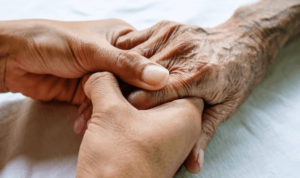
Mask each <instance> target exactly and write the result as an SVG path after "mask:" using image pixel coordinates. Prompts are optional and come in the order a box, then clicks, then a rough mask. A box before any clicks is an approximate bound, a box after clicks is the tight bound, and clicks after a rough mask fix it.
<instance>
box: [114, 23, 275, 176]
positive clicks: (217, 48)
mask: <svg viewBox="0 0 300 178" xmlns="http://www.w3.org/2000/svg"><path fill="white" fill-rule="evenodd" d="M257 41H260V38H259V37H258V36H255V35H254V34H251V33H250V35H249V31H246V30H243V29H242V28H235V27H234V28H233V27H232V26H226V25H223V26H219V27H217V28H214V29H202V28H199V27H197V26H189V25H184V24H179V23H175V22H168V21H163V22H160V23H158V24H157V25H155V26H153V27H151V28H149V29H146V30H143V31H135V32H131V33H128V34H126V35H125V36H122V37H120V38H119V39H118V40H117V43H116V46H117V47H119V48H121V49H130V51H134V52H136V53H139V54H141V55H143V56H145V57H147V58H150V59H151V60H152V61H155V62H157V63H159V64H161V65H162V66H164V67H166V68H167V69H168V70H169V72H170V78H169V82H168V84H167V85H166V86H165V87H164V88H162V89H161V90H158V91H147V90H137V91H135V92H133V93H131V94H130V95H129V97H128V100H129V102H130V103H131V104H133V106H135V107H136V108H138V109H147V108H151V107H154V106H157V105H160V104H162V103H166V102H169V101H172V100H176V99H179V98H183V97H189V96H194V97H199V98H203V99H204V101H205V102H206V107H205V109H204V112H203V115H202V117H203V118H202V119H203V121H202V132H201V136H200V137H199V140H198V142H197V144H196V145H195V147H194V148H193V151H192V152H191V154H190V156H189V159H187V161H186V162H185V164H186V168H187V170H189V171H190V172H192V173H198V172H199V171H200V170H201V169H202V164H203V159H204V158H203V157H204V152H205V149H206V147H207V146H208V143H209V141H210V139H211V138H212V137H213V135H214V133H215V131H216V129H217V127H218V126H219V124H220V123H221V122H224V121H226V120H227V119H228V118H229V117H230V116H231V115H232V114H233V113H234V112H235V110H236V109H237V108H238V107H239V106H240V104H241V103H242V102H243V101H244V100H245V99H246V98H247V96H248V95H249V94H250V92H251V91H252V90H253V88H254V87H255V86H256V85H257V84H258V83H259V82H260V81H261V80H262V78H263V77H264V75H265V73H266V71H267V67H268V64H269V62H268V61H267V60H266V58H268V57H270V56H268V55H270V54H267V53H264V51H263V50H264V49H263V48H262V45H263V43H258V42H257ZM272 55H273V54H272Z"/></svg>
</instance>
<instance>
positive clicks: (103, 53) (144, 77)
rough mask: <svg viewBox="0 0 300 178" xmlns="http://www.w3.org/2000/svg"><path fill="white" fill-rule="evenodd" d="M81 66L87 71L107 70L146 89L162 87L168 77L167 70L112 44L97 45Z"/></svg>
mask: <svg viewBox="0 0 300 178" xmlns="http://www.w3.org/2000/svg"><path fill="white" fill-rule="evenodd" d="M88 57H89V58H90V59H93V60H85V61H84V63H83V66H85V68H86V70H88V71H93V72H97V71H109V72H112V73H114V74H115V75H117V76H118V77H119V78H121V79H122V80H123V81H124V82H126V83H129V84H131V85H133V86H136V87H139V88H143V89H146V90H158V89H161V88H163V87H164V86H165V85H166V84H167V82H168V78H169V71H168V70H167V69H166V68H164V67H162V66H161V65H159V64H157V63H156V62H154V61H151V60H150V59H147V58H145V57H143V56H142V55H140V54H138V53H136V52H134V51H125V50H120V49H118V48H115V47H113V46H106V47H105V48H103V47H99V48H96V49H94V50H92V51H91V52H90V53H89V56H88Z"/></svg>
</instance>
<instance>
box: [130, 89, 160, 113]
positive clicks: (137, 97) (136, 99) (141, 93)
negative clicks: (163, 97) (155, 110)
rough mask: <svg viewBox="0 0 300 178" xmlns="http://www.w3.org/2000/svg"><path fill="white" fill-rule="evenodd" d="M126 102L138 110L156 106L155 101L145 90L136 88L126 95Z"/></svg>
mask: <svg viewBox="0 0 300 178" xmlns="http://www.w3.org/2000/svg"><path fill="white" fill-rule="evenodd" d="M127 100H128V102H129V103H130V104H131V105H132V106H134V107H135V108H137V109H139V110H145V109H149V108H152V107H153V106H156V104H157V103H156V102H155V101H154V100H153V98H151V97H150V96H149V93H148V92H147V91H145V90H136V91H134V92H132V93H130V94H129V95H128V98H127Z"/></svg>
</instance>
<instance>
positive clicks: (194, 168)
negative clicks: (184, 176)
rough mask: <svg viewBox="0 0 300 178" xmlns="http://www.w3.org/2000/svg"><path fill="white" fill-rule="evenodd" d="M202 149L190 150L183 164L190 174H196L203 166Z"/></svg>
mask: <svg viewBox="0 0 300 178" xmlns="http://www.w3.org/2000/svg"><path fill="white" fill-rule="evenodd" d="M203 160H204V151H203V149H199V150H196V149H195V148H194V149H193V150H192V151H191V153H190V154H189V156H188V157H187V159H186V160H185V162H184V166H185V168H186V170H187V171H189V172H190V173H192V174H198V173H199V172H201V170H202V167H203Z"/></svg>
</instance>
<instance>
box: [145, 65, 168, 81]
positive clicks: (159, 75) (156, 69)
mask: <svg viewBox="0 0 300 178" xmlns="http://www.w3.org/2000/svg"><path fill="white" fill-rule="evenodd" d="M168 79H169V71H168V70H167V69H165V68H163V67H160V66H155V65H149V66H147V67H146V68H145V69H144V71H143V75H142V80H143V81H144V82H145V83H147V84H149V85H158V84H161V83H166V82H167V81H168Z"/></svg>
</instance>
